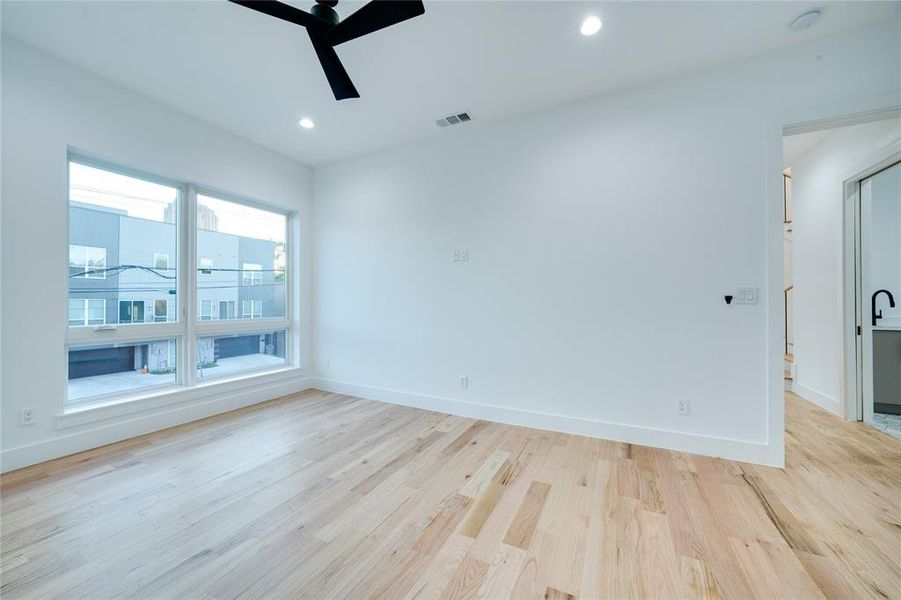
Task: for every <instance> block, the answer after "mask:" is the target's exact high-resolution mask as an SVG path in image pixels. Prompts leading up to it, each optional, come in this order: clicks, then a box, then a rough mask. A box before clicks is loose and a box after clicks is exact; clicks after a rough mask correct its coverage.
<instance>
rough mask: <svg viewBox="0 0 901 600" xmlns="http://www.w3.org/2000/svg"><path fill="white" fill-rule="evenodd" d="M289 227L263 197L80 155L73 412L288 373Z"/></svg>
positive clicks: (73, 204) (72, 286)
mask: <svg viewBox="0 0 901 600" xmlns="http://www.w3.org/2000/svg"><path fill="white" fill-rule="evenodd" d="M192 213H193V214H192ZM185 215H191V216H192V218H191V219H188V218H184V217H185ZM195 218H196V221H195V222H196V227H194V228H193V229H191V228H189V227H187V226H186V225H187V224H188V223H189V222H190V221H194V220H195ZM287 230H288V215H287V214H285V213H283V212H279V211H277V210H271V209H267V208H263V207H262V206H260V205H258V204H257V203H255V202H249V201H244V200H240V199H236V198H231V197H225V196H222V195H218V194H217V195H207V194H203V193H200V192H198V191H197V190H196V189H195V188H194V186H192V185H190V184H187V183H184V184H183V183H178V182H170V181H166V180H164V179H162V178H157V177H153V176H146V175H142V174H136V173H133V172H129V171H127V170H124V169H117V168H109V167H107V166H104V165H100V164H97V163H94V162H93V161H89V160H82V159H80V158H71V159H70V161H69V256H68V260H69V304H68V324H69V335H68V339H69V342H68V343H69V394H68V399H67V402H66V409H67V410H69V409H73V408H78V407H81V406H84V405H87V404H91V405H94V404H98V403H104V402H110V401H116V402H118V401H122V400H127V399H130V398H133V397H137V395H138V394H144V393H146V392H148V391H149V389H150V388H158V387H164V388H172V389H177V388H179V387H185V386H193V385H195V384H197V383H199V382H200V381H201V380H203V379H206V377H205V376H204V375H203V373H204V372H208V371H209V370H210V369H216V373H218V374H219V375H222V374H228V373H248V372H254V371H257V372H259V371H260V370H264V369H272V368H278V367H280V366H281V367H284V366H285V365H286V364H287V361H288V357H289V348H288V341H289V340H290V339H291V336H290V335H289V333H290V319H289V316H290V315H289V314H288V312H289V311H288V297H287V289H288V287H287V284H288V277H287V274H288V271H287V257H288V251H289V249H288V247H287V242H288V236H287ZM186 248H191V249H192V251H191V252H186ZM189 255H190V256H196V257H197V258H196V259H193V260H196V265H193V266H192V265H186V264H185V262H184V257H185V256H189ZM189 267H190V268H189ZM185 269H188V271H189V272H190V275H189V276H185V273H186V272H187V271H185ZM190 307H195V308H194V310H190V311H189V308H190ZM249 320H253V324H251V323H250V322H245V321H249ZM261 328H262V329H264V330H265V331H267V333H259V332H260V330H261ZM251 340H253V341H254V343H251ZM186 349H191V350H192V352H190V353H189V352H186ZM189 354H193V355H189Z"/></svg>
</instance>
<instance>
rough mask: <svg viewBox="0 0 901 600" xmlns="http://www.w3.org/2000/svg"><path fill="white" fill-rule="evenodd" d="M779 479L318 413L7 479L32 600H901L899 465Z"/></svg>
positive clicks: (836, 453)
mask: <svg viewBox="0 0 901 600" xmlns="http://www.w3.org/2000/svg"><path fill="white" fill-rule="evenodd" d="M785 422H786V467H785V469H772V468H768V467H761V466H757V465H749V464H743V463H738V462H733V461H727V460H722V459H716V458H710V457H703V456H696V455H690V454H683V453H679V452H672V451H668V450H658V449H653V448H647V447H642V446H635V445H632V444H622V443H618V442H610V441H604V440H595V439H590V438H583V437H579V436H572V435H567V434H562V433H554V432H547V431H540V430H535V429H528V428H520V427H512V426H509V425H502V424H498V423H490V422H487V421H480V420H474V419H467V418H462V417H455V416H450V415H442V414H439V413H432V412H428V411H423V410H417V409H413V408H406V407H400V406H391V405H386V404H381V403H378V402H370V401H366V400H361V399H358V398H353V397H350V396H344V395H340V394H332V393H325V392H317V391H309V392H304V393H302V394H298V395H295V396H291V397H286V398H282V399H279V400H275V401H272V402H267V403H263V404H260V405H256V406H253V407H247V408H244V409H240V410H237V411H234V412H231V413H227V414H224V415H218V416H215V417H212V418H209V419H204V420H201V421H196V422H193V423H189V424H186V425H182V426H179V427H174V428H171V429H168V430H164V431H160V432H156V433H152V434H148V435H144V436H140V437H138V438H134V439H131V440H126V441H124V442H120V443H118V444H112V445H110V446H105V447H103V448H98V449H95V450H90V451H88V452H82V453H80V454H76V455H73V456H68V457H65V458H62V459H59V460H55V461H51V462H47V463H43V464H40V465H35V466H34V467H29V468H27V469H21V470H19V471H15V472H12V473H7V474H4V475H3V476H2V477H0V595H2V597H3V598H4V600H6V599H7V598H9V599H18V598H29V599H30V598H55V597H72V598H78V597H83V598H92V599H93V598H98V599H99V598H112V597H129V598H149V599H157V598H184V599H193V598H316V599H319V598H354V599H357V598H363V597H373V598H380V599H382V598H386V599H393V598H429V599H437V598H441V597H444V598H475V597H478V598H490V599H495V598H516V599H517V600H519V599H521V598H522V599H528V598H583V599H588V598H625V597H635V598H690V597H694V598H746V597H747V598H750V597H767V598H770V597H791V598H823V597H825V598H851V597H861V598H901V565H899V561H898V558H897V557H898V556H901V502H899V498H901V442H899V441H898V440H895V439H893V438H891V437H889V436H887V435H885V434H883V433H881V432H878V431H876V430H872V429H870V428H868V427H866V426H863V425H862V424H859V423H852V422H847V421H844V420H842V419H839V418H837V417H835V416H834V415H831V414H829V413H826V412H825V411H823V410H821V409H819V408H818V407H816V406H813V405H812V404H809V403H807V402H806V401H803V400H801V399H799V398H797V397H795V396H793V395H791V394H790V393H789V394H787V396H786V421H785Z"/></svg>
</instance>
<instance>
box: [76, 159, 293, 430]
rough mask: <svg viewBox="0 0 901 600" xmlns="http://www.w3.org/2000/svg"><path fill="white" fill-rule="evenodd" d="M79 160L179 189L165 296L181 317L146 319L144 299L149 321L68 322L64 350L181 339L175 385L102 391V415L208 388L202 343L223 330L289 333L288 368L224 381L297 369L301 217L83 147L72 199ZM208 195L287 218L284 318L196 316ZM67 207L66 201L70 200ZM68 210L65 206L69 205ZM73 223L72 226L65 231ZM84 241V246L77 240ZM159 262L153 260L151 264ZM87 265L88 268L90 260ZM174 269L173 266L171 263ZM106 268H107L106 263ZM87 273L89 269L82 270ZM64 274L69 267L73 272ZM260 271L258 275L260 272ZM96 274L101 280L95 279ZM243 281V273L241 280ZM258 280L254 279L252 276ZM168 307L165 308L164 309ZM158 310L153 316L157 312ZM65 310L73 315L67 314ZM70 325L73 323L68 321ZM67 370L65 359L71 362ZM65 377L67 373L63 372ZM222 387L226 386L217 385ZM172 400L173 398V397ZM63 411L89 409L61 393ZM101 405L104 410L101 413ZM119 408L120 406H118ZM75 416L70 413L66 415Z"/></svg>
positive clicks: (98, 402)
mask: <svg viewBox="0 0 901 600" xmlns="http://www.w3.org/2000/svg"><path fill="white" fill-rule="evenodd" d="M72 162H74V163H78V164H82V165H86V166H90V167H94V168H98V169H103V170H105V171H109V172H111V173H117V174H120V175H126V176H129V177H135V178H137V179H142V180H144V181H150V182H153V183H158V184H162V185H166V186H171V187H173V188H175V189H176V190H177V197H176V214H177V218H176V223H175V226H176V231H177V244H176V258H177V261H176V263H175V267H177V270H176V290H177V298H170V299H167V302H169V303H170V306H171V304H172V302H173V301H175V302H176V305H175V306H176V311H175V314H176V319H175V320H174V321H168V320H167V321H166V322H162V321H159V322H154V321H151V322H147V321H146V319H147V312H146V309H147V302H146V300H144V303H145V304H144V308H145V313H144V318H145V321H144V322H142V323H130V324H107V323H104V324H102V325H95V326H93V327H90V326H88V327H85V326H75V325H72V326H67V328H66V343H67V347H68V348H71V349H73V350H75V349H78V348H79V347H83V346H91V345H103V344H138V343H142V342H152V341H161V340H175V342H176V350H175V353H176V363H177V372H176V383H174V384H167V385H164V386H160V387H156V388H138V389H134V390H128V391H125V392H117V393H114V394H106V395H102V396H95V397H92V398H91V399H90V400H91V407H90V408H91V410H94V409H97V410H99V411H100V412H104V411H106V410H113V408H115V407H113V408H111V407H110V405H111V404H116V405H119V404H121V403H123V402H131V401H135V402H137V401H144V400H147V401H149V400H151V399H153V401H154V402H158V400H156V398H157V397H159V396H161V395H173V394H174V395H175V396H173V398H174V397H180V395H181V394H187V395H186V396H185V397H193V396H194V395H196V393H197V390H194V388H195V387H196V386H197V385H198V384H203V385H204V386H206V385H209V384H207V383H205V382H201V381H198V379H197V376H196V375H197V340H198V338H200V337H210V336H218V335H228V334H233V333H242V332H253V333H256V332H259V331H261V330H266V331H277V330H284V331H285V335H286V347H285V353H286V356H285V365H284V366H279V367H275V368H261V369H257V370H252V371H246V372H241V373H240V375H239V376H236V377H228V378H226V381H228V382H229V385H235V383H234V382H235V380H237V379H248V378H254V377H260V376H271V377H276V374H277V373H279V372H284V371H289V370H294V369H297V368H299V367H300V365H299V362H298V345H299V343H300V338H299V334H298V329H297V324H296V323H295V319H296V315H295V311H296V308H295V305H294V298H295V297H296V292H295V291H294V290H293V286H295V285H296V277H295V274H294V270H293V269H294V268H295V263H294V256H295V254H296V253H297V252H298V251H299V248H298V246H297V242H296V233H295V232H296V230H297V225H296V222H297V215H296V213H294V212H291V211H287V210H285V209H282V208H279V207H275V206H272V205H269V204H266V203H263V202H259V201H256V200H252V199H248V198H245V197H241V196H236V195H234V194H228V193H223V192H220V191H218V190H213V189H207V188H201V187H198V186H196V185H194V184H192V183H189V182H182V181H177V180H174V179H168V178H165V177H161V176H157V175H153V174H148V173H146V172H143V171H138V170H134V169H129V168H123V167H120V166H116V165H115V164H111V163H109V162H106V161H104V160H98V159H95V158H92V157H90V156H87V155H85V154H82V153H80V152H74V151H70V152H69V154H68V156H67V161H66V165H65V168H66V177H67V181H66V198H67V201H68V198H69V189H70V186H69V182H68V173H69V163H72ZM198 194H203V195H205V196H210V197H213V198H217V199H221V200H225V201H228V202H234V203H236V204H243V205H245V206H249V207H252V208H257V209H261V210H266V211H269V212H273V213H276V214H280V215H283V216H284V217H285V247H286V250H287V251H286V253H285V315H284V316H283V317H274V318H270V317H267V318H255V319H252V320H251V319H248V320H247V321H243V320H241V319H237V318H236V319H233V320H219V319H211V320H210V321H200V320H199V318H198V317H199V315H198V312H197V311H198V309H199V303H198V291H199V290H198V286H197V280H198V276H199V275H200V273H199V272H198V270H197V267H196V265H197V264H198V262H197V239H198V231H197V195H198ZM67 206H68V203H67ZM67 215H68V210H67ZM68 231H69V228H68V227H67V232H68ZM75 245H80V244H75ZM104 252H105V253H106V254H107V255H108V251H107V249H105V248H104ZM65 260H66V264H67V265H68V263H69V256H68V255H67V256H66V257H65ZM154 263H155V261H154ZM85 266H87V265H85ZM169 266H170V267H172V266H173V265H172V264H171V261H170V263H169ZM105 267H109V265H108V264H106V265H105ZM85 270H88V269H85ZM66 272H69V271H68V269H67V270H66ZM98 275H102V278H106V273H102V274H98ZM261 276H262V274H260V277H261ZM98 278H100V277H99V276H98ZM242 279H243V278H242ZM251 279H253V276H251ZM103 300H104V320H105V317H106V306H105V304H106V302H105V299H103ZM122 300H127V299H126V298H122ZM118 301H119V299H117V304H116V311H117V313H116V314H117V317H118V310H119V305H118ZM66 303H67V304H66V306H67V309H66V310H67V311H68V294H66ZM213 306H214V307H215V308H216V309H217V308H218V302H216V303H214V304H213ZM237 308H238V306H237V302H236V303H235V312H236V316H237ZM167 312H168V311H167ZM213 313H214V315H215V317H218V311H216V310H214V311H213ZM154 314H155V313H154ZM67 315H68V312H67ZM85 315H86V316H87V307H86V309H85ZM67 323H68V321H67ZM67 368H68V363H67ZM284 375H288V373H284ZM66 378H67V379H68V374H67V375H66ZM219 384H222V382H220V383H219ZM173 401H174V400H173ZM60 404H61V407H62V410H61V414H62V415H64V416H65V417H66V418H67V421H72V422H89V420H88V421H85V420H84V419H85V418H86V417H84V416H79V417H78V420H77V421H75V420H73V419H75V417H74V416H72V415H74V414H76V413H77V414H79V415H80V414H81V413H82V412H83V411H84V409H83V408H81V406H83V403H82V402H79V408H77V409H75V410H74V412H67V410H66V404H67V398H66V397H63V398H62V399H61V401H60ZM101 409H102V410H101ZM116 410H119V409H116ZM134 410H141V409H140V408H135V409H134ZM69 417H71V418H69Z"/></svg>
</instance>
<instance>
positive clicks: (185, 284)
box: [179, 185, 198, 386]
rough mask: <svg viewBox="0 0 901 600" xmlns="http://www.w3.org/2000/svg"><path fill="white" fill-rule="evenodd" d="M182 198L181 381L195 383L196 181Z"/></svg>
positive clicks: (180, 226) (196, 295)
mask: <svg viewBox="0 0 901 600" xmlns="http://www.w3.org/2000/svg"><path fill="white" fill-rule="evenodd" d="M184 195H185V198H184V201H183V202H182V211H181V217H182V218H181V222H180V223H179V239H180V240H181V241H182V251H181V252H180V253H179V254H180V256H181V259H180V261H181V264H180V268H179V271H180V272H181V274H182V276H181V283H182V293H181V297H182V302H181V304H182V306H181V310H180V311H179V312H180V314H181V316H182V319H183V320H184V323H185V336H184V341H183V343H182V348H183V349H184V351H183V352H182V358H181V366H182V372H183V373H184V377H182V383H184V384H185V385H189V386H191V385H194V384H195V382H196V378H197V364H196V363H197V334H196V331H195V329H196V323H197V298H198V294H197V270H196V269H195V268H194V265H196V264H197V256H196V255H197V190H196V189H195V188H194V186H193V185H188V186H186V188H185V194H184Z"/></svg>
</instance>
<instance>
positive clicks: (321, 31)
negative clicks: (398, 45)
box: [229, 0, 425, 100]
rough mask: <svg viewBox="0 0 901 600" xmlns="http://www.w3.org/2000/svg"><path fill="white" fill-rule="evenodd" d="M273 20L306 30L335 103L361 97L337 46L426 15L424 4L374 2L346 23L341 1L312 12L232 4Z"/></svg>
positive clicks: (262, 3)
mask: <svg viewBox="0 0 901 600" xmlns="http://www.w3.org/2000/svg"><path fill="white" fill-rule="evenodd" d="M229 1H230V2H234V3H235V4H240V5H241V6H246V7H247V8H250V9H252V10H255V11H257V12H261V13H263V14H265V15H269V16H270V17H275V18H276V19H281V20H283V21H288V22H289V23H294V24H295V25H300V26H301V27H305V28H306V30H307V34H309V36H310V41H311V42H312V43H313V50H315V51H316V56H318V57H319V62H320V64H322V70H323V71H325V76H326V78H327V79H328V83H329V85H330V86H331V88H332V92H333V93H334V94H335V100H345V99H347V98H359V97H360V93H359V92H357V88H355V87H354V84H353V82H352V81H351V80H350V76H349V75H348V74H347V71H345V70H344V65H342V64H341V61H340V60H339V59H338V54H337V53H336V52H335V46H337V45H338V44H343V43H344V42H347V41H350V40H353V39H356V38H358V37H361V36H364V35H367V34H370V33H372V32H373V31H378V30H379V29H384V28H385V27H390V26H391V25H395V24H397V23H400V22H402V21H406V20H407V19H412V18H413V17H418V16H419V15H421V14H423V13H424V12H425V7H424V6H423V4H422V0H372V1H371V2H369V3H367V4H364V5H363V7H362V8H361V9H360V10H358V11H357V12H355V13H353V14H352V15H350V16H348V17H347V18H346V19H344V20H343V21H342V20H340V19H339V18H338V13H337V12H335V8H334V7H335V6H336V5H337V4H338V0H316V4H315V5H314V6H313V8H312V9H311V11H310V12H306V11H303V10H300V9H299V8H294V7H293V6H289V5H287V4H284V3H283V2H277V1H276V0H229Z"/></svg>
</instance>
